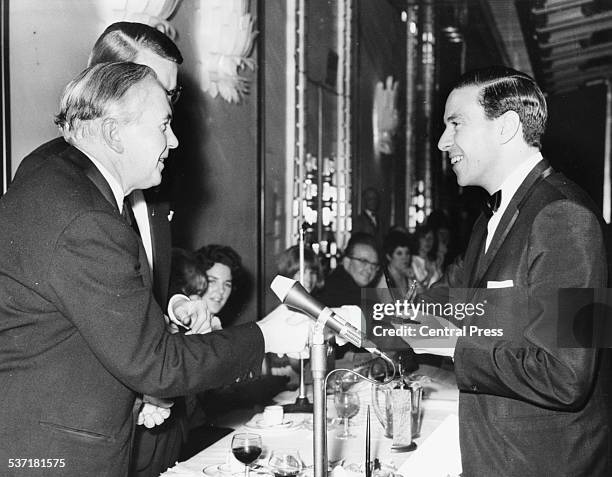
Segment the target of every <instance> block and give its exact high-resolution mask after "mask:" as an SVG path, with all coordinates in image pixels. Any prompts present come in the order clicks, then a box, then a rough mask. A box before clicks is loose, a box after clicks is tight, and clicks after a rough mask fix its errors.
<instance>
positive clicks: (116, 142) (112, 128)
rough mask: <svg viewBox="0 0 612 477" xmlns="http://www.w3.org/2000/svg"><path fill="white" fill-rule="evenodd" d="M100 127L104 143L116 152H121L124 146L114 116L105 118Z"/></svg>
mask: <svg viewBox="0 0 612 477" xmlns="http://www.w3.org/2000/svg"><path fill="white" fill-rule="evenodd" d="M100 129H101V132H102V139H103V140H104V143H105V144H106V145H107V146H108V147H110V148H111V149H112V150H113V151H115V152H116V153H117V154H122V153H123V149H124V148H123V143H122V142H121V134H120V132H119V123H118V122H117V120H116V119H115V118H105V119H104V120H103V121H102V125H101V128H100Z"/></svg>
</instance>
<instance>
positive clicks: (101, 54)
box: [87, 22, 183, 66]
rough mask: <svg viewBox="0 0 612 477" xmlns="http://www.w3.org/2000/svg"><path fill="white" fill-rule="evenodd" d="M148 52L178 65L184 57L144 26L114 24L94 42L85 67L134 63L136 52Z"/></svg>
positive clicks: (141, 24)
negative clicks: (125, 62) (126, 62)
mask: <svg viewBox="0 0 612 477" xmlns="http://www.w3.org/2000/svg"><path fill="white" fill-rule="evenodd" d="M143 50H149V51H151V52H153V53H155V54H156V55H158V56H161V57H162V58H165V59H166V60H170V61H174V62H175V63H177V64H179V65H180V64H181V63H182V62H183V57H182V55H181V52H180V51H179V49H178V47H177V46H176V44H175V43H174V42H173V41H172V40H171V39H170V38H169V37H168V36H167V35H165V34H164V33H162V32H161V31H159V30H157V29H156V28H153V27H150V26H149V25H145V24H144V23H131V22H117V23H113V24H112V25H110V26H109V27H108V28H106V30H104V32H103V33H102V35H100V37H99V38H98V40H97V41H96V43H95V45H94V47H93V49H92V51H91V54H90V55H89V61H88V63H87V64H88V65H90V66H91V65H95V64H97V63H108V62H115V61H134V60H135V59H136V56H137V55H138V53H139V52H141V51H143Z"/></svg>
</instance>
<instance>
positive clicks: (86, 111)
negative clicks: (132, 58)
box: [55, 62, 157, 142]
mask: <svg viewBox="0 0 612 477" xmlns="http://www.w3.org/2000/svg"><path fill="white" fill-rule="evenodd" d="M149 77H150V78H152V79H153V80H155V81H157V79H156V78H157V76H156V75H155V72H154V71H153V70H152V69H151V68H149V67H148V66H145V65H139V64H136V63H128V62H120V63H102V64H97V65H94V66H90V67H88V68H86V69H85V70H83V71H82V72H81V73H79V75H78V76H77V77H76V78H75V79H73V80H72V81H71V82H70V83H68V85H67V86H66V88H64V92H63V94H62V97H61V100H60V110H59V113H58V114H57V115H56V117H55V124H56V125H57V126H58V127H59V128H60V130H61V131H62V134H63V135H64V138H65V139H66V140H68V141H71V142H72V141H73V140H74V138H75V137H76V136H79V135H80V134H87V133H88V131H87V127H88V124H90V122H91V121H93V120H95V119H99V118H102V117H104V116H105V115H107V114H108V113H109V111H111V108H113V107H114V106H116V105H117V104H118V103H119V102H120V101H121V100H122V98H123V97H124V96H125V94H126V93H127V91H128V90H129V89H130V88H132V87H133V86H134V85H136V84H138V83H140V82H142V81H144V80H145V79H146V78H149ZM126 114H127V112H126Z"/></svg>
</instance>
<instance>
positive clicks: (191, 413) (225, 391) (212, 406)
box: [171, 244, 287, 460]
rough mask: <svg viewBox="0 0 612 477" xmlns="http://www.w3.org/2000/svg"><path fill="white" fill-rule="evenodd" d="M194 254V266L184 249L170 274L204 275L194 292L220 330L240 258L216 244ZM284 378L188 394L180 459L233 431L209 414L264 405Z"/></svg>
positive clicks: (237, 278)
mask: <svg viewBox="0 0 612 477" xmlns="http://www.w3.org/2000/svg"><path fill="white" fill-rule="evenodd" d="M194 256H195V268H194V269H193V268H192V267H193V266H194V264H193V263H192V262H191V256H190V254H189V252H186V253H185V254H184V255H183V256H182V259H181V260H179V262H178V266H177V267H176V268H178V269H177V270H175V271H174V272H173V276H176V277H177V279H178V283H179V284H180V283H181V282H185V279H186V278H190V277H191V278H192V279H195V282H196V283H198V282H200V283H201V281H202V277H197V278H196V277H195V276H197V275H200V274H204V278H205V280H206V282H207V285H208V286H207V288H206V289H205V290H204V291H203V292H202V290H201V289H200V290H198V293H197V295H198V296H200V297H201V299H202V300H204V302H205V303H206V307H207V309H208V311H209V312H210V313H211V314H212V315H213V317H212V321H211V325H212V326H213V327H215V329H221V328H222V322H221V321H219V318H221V317H224V318H225V319H228V318H230V317H231V316H232V315H231V314H227V313H226V312H225V311H226V309H227V307H229V306H230V305H231V304H232V300H234V299H235V297H236V295H235V291H236V290H237V289H238V287H239V286H240V284H241V283H243V276H244V275H245V271H244V268H243V265H242V258H241V257H240V255H239V254H238V253H237V252H236V251H235V250H234V249H233V248H232V247H230V246H227V245H218V244H212V245H206V246H204V247H201V248H200V249H198V250H197V251H196V252H195V254H194ZM181 263H182V266H181ZM174 268H175V263H174V262H173V269H174ZM171 286H173V285H171ZM187 290H188V289H187ZM192 298H193V296H192ZM216 327H218V328H216ZM230 328H232V327H231V326H230ZM286 381H287V378H286V377H284V376H283V377H273V376H262V377H261V378H258V379H255V380H251V381H249V382H247V383H235V384H231V385H229V386H225V387H223V388H218V389H211V390H209V391H206V392H203V393H198V394H197V395H191V396H188V397H187V414H188V418H189V428H190V431H189V436H188V438H187V442H186V443H185V444H184V445H183V450H182V452H181V459H183V460H184V459H188V458H190V457H192V456H193V455H195V454H197V453H198V452H200V451H201V450H202V449H204V448H206V447H207V446H209V445H210V444H212V443H214V442H216V441H217V440H219V439H220V438H222V437H223V436H225V435H227V434H229V433H230V432H232V431H233V429H230V428H224V427H218V426H215V425H214V423H212V422H211V419H210V416H214V415H215V414H217V413H220V412H225V411H228V410H230V409H234V408H239V407H244V406H249V407H250V406H252V405H253V404H264V403H266V402H267V401H268V400H269V399H270V398H271V397H273V396H274V395H275V394H277V393H278V392H280V391H282V390H283V389H284V386H285V383H286Z"/></svg>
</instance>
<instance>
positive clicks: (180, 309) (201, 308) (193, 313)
mask: <svg viewBox="0 0 612 477" xmlns="http://www.w3.org/2000/svg"><path fill="white" fill-rule="evenodd" d="M170 317H171V318H170ZM164 318H165V319H166V328H167V330H168V331H169V332H170V333H177V332H178V331H179V325H178V324H177V323H180V326H182V327H184V328H188V330H187V332H186V333H185V334H186V335H193V334H205V333H210V332H211V331H214V330H220V329H221V328H222V327H221V321H220V320H219V318H217V317H216V316H214V315H212V314H211V313H210V312H209V311H208V309H207V308H206V303H205V302H204V300H201V299H200V297H199V296H197V295H194V296H191V297H187V296H185V295H174V296H172V298H171V299H170V303H169V305H168V315H166V316H164ZM173 405H174V402H173V401H172V400H170V399H160V398H155V397H153V396H147V395H145V396H143V405H142V408H141V409H140V412H139V413H138V420H137V424H138V425H139V426H141V425H144V426H145V427H147V428H149V429H151V428H152V427H155V426H159V425H161V424H163V422H164V421H165V420H166V419H168V418H169V417H170V408H171V407H172V406H173Z"/></svg>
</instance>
